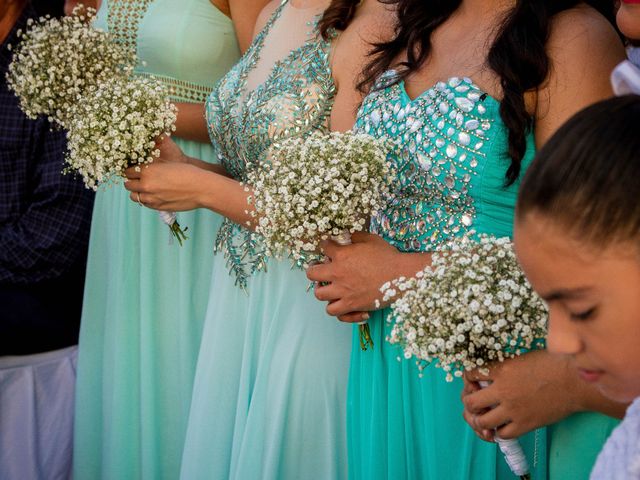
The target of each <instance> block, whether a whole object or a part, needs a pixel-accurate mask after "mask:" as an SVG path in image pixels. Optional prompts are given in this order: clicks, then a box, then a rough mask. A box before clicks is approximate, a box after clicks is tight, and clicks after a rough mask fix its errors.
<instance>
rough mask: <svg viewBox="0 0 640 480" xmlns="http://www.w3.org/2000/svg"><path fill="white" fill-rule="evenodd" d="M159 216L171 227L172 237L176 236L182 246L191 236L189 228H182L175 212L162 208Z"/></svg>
mask: <svg viewBox="0 0 640 480" xmlns="http://www.w3.org/2000/svg"><path fill="white" fill-rule="evenodd" d="M158 216H159V217H160V219H161V220H162V221H163V222H164V223H165V225H167V226H168V227H169V231H170V232H171V237H172V238H175V239H176V240H177V241H178V244H180V246H182V242H184V241H185V240H186V239H188V238H189V237H188V236H187V228H186V227H185V228H182V227H181V226H180V224H179V223H178V219H177V217H176V214H175V212H165V211H163V210H161V211H159V212H158Z"/></svg>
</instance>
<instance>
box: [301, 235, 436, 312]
mask: <svg viewBox="0 0 640 480" xmlns="http://www.w3.org/2000/svg"><path fill="white" fill-rule="evenodd" d="M351 241H352V242H353V243H352V244H351V245H345V246H340V245H338V244H337V243H335V242H332V241H326V242H324V243H323V244H322V249H323V253H324V254H325V255H326V256H327V257H328V258H329V259H330V262H329V263H323V264H319V265H314V266H311V267H309V268H308V269H307V277H308V278H309V280H312V281H314V282H318V286H317V287H316V288H315V295H316V298H317V299H318V300H322V301H327V302H329V304H328V306H327V313H328V314H329V315H333V316H337V317H339V318H340V319H341V320H343V321H347V322H358V321H361V320H362V315H361V314H356V315H353V314H351V313H352V312H361V311H369V310H376V309H378V308H381V307H383V306H385V305H383V304H377V303H376V300H380V301H381V300H382V294H381V293H380V287H381V286H382V285H383V284H384V283H385V282H387V281H389V280H392V279H394V278H397V277H400V276H402V275H414V274H415V273H416V272H417V271H418V270H420V269H421V268H422V267H424V265H425V264H427V263H428V262H429V256H428V254H408V253H401V252H399V251H398V250H397V249H396V248H395V247H393V246H391V245H390V244H389V243H387V242H385V241H384V240H383V239H382V238H380V237H379V236H377V235H373V234H370V233H362V232H358V233H355V234H353V236H352V238H351ZM325 283H326V285H323V284H325Z"/></svg>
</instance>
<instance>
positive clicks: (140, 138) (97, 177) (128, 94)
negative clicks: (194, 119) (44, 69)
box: [66, 77, 176, 190]
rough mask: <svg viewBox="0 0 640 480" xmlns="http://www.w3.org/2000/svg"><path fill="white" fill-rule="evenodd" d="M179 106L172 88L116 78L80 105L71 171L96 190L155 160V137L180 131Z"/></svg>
mask: <svg viewBox="0 0 640 480" xmlns="http://www.w3.org/2000/svg"><path fill="white" fill-rule="evenodd" d="M175 121H176V108H175V106H174V105H172V104H171V103H170V102H169V100H168V92H167V90H166V88H165V87H164V86H163V85H161V84H160V83H159V82H157V81H155V80H151V79H145V78H139V77H136V78H130V79H127V80H123V79H121V78H114V79H112V80H110V81H106V82H104V83H102V84H101V85H100V88H99V89H98V90H97V91H96V92H95V93H94V94H93V95H92V96H90V97H87V98H84V99H83V101H82V102H81V103H80V104H79V108H78V109H77V114H76V115H74V116H73V118H72V119H71V123H70V125H69V132H68V140H69V151H68V153H67V157H66V160H67V163H68V165H69V167H67V169H66V170H67V171H75V172H78V173H80V174H81V175H82V177H83V179H84V182H85V185H86V186H87V187H88V188H92V189H93V190H96V189H97V188H98V186H99V185H100V184H102V183H106V182H107V181H109V180H110V179H111V178H112V176H113V175H117V176H124V170H125V169H126V168H128V167H130V166H132V165H141V164H146V163H151V162H152V161H153V159H154V158H156V157H158V155H159V154H160V152H159V151H158V150H157V149H156V146H155V139H156V138H157V137H159V136H160V135H162V134H163V133H165V132H170V131H172V130H175V126H174V124H175Z"/></svg>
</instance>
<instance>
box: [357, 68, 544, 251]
mask: <svg viewBox="0 0 640 480" xmlns="http://www.w3.org/2000/svg"><path fill="white" fill-rule="evenodd" d="M396 75H397V74H396V72H395V71H393V70H390V71H388V72H386V73H385V74H383V75H382V76H381V77H380V78H379V80H378V82H377V84H376V86H375V87H374V89H373V90H372V93H370V94H369V95H368V96H367V97H366V98H365V100H364V102H363V104H362V106H361V108H360V111H359V112H358V119H357V121H356V127H355V128H356V130H357V131H359V132H363V133H367V134H370V135H373V136H375V137H386V138H390V139H391V140H393V141H394V142H395V144H396V148H395V149H394V150H393V151H392V153H390V159H391V161H392V162H393V164H394V165H395V168H396V175H397V184H396V187H395V188H396V190H395V192H394V197H393V199H392V200H391V201H390V202H389V204H388V206H387V207H386V208H385V210H384V211H382V212H381V213H380V214H379V215H378V216H376V217H375V218H373V219H372V222H371V231H372V232H374V233H378V234H379V235H381V236H382V237H383V238H384V239H385V240H387V241H388V242H389V243H391V244H392V245H394V246H395V247H396V248H398V249H399V250H401V251H409V252H410V251H429V250H432V249H433V247H434V246H436V245H438V244H439V243H442V242H444V241H446V240H447V239H449V238H451V237H453V236H458V235H462V234H463V233H464V232H466V231H469V230H473V231H475V232H477V233H488V234H492V235H497V236H510V235H511V233H512V224H513V213H514V208H515V202H516V197H517V191H518V182H515V183H514V184H512V185H509V186H506V185H505V184H506V180H505V172H506V171H507V168H508V167H509V164H510V159H509V157H508V155H507V146H508V131H507V128H506V126H505V125H504V123H503V122H502V120H501V118H500V115H499V107H500V104H499V102H498V101H496V100H495V99H494V98H492V97H490V96H488V95H487V94H486V93H484V92H482V91H481V90H480V89H479V88H478V87H477V86H476V85H475V84H474V83H473V82H472V81H471V80H470V79H468V78H458V77H453V78H450V79H449V80H447V81H446V82H438V83H437V84H436V85H434V86H433V87H432V88H430V89H428V90H426V91H425V92H424V93H422V94H421V95H420V96H418V97H417V98H415V99H413V100H411V99H410V98H409V96H408V95H407V93H406V90H405V87H404V83H403V82H402V81H399V82H396ZM527 146H528V148H527V153H526V155H525V158H524V159H523V160H522V171H523V172H524V171H525V169H526V168H527V166H528V164H529V163H530V162H531V160H532V158H533V155H534V142H533V138H532V136H530V137H529V138H528V139H527Z"/></svg>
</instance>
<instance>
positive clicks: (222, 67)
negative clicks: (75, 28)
mask: <svg viewBox="0 0 640 480" xmlns="http://www.w3.org/2000/svg"><path fill="white" fill-rule="evenodd" d="M94 25H95V27H96V28H100V29H103V30H108V31H109V32H111V33H112V34H113V35H114V36H115V38H116V39H117V40H118V41H119V42H120V43H122V44H124V45H126V46H127V47H129V48H131V49H133V50H135V52H136V53H137V55H138V58H139V59H140V60H141V63H140V65H138V68H137V69H136V70H137V73H138V74H139V75H153V76H154V77H156V78H157V79H159V80H160V81H161V82H162V83H163V84H164V85H165V86H167V88H168V90H169V92H170V94H171V97H172V99H173V100H174V101H178V102H197V103H202V102H204V101H205V99H206V98H207V96H208V95H209V93H210V92H211V90H212V89H213V86H214V85H215V83H216V81H217V80H218V79H219V78H220V77H221V76H222V75H224V74H225V73H226V72H227V71H228V70H229V68H231V66H232V65H233V64H234V63H235V62H236V61H237V59H238V58H239V57H240V51H239V49H238V45H237V41H236V37H235V33H234V30H233V24H232V23H231V20H230V19H229V18H227V17H226V16H225V15H224V14H223V13H222V12H220V11H219V10H218V9H217V8H215V7H214V6H213V5H212V4H211V2H210V1H209V0H180V1H179V2H178V1H175V0H103V1H102V3H101V6H100V11H99V12H98V15H97V18H96V20H95V22H94Z"/></svg>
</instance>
